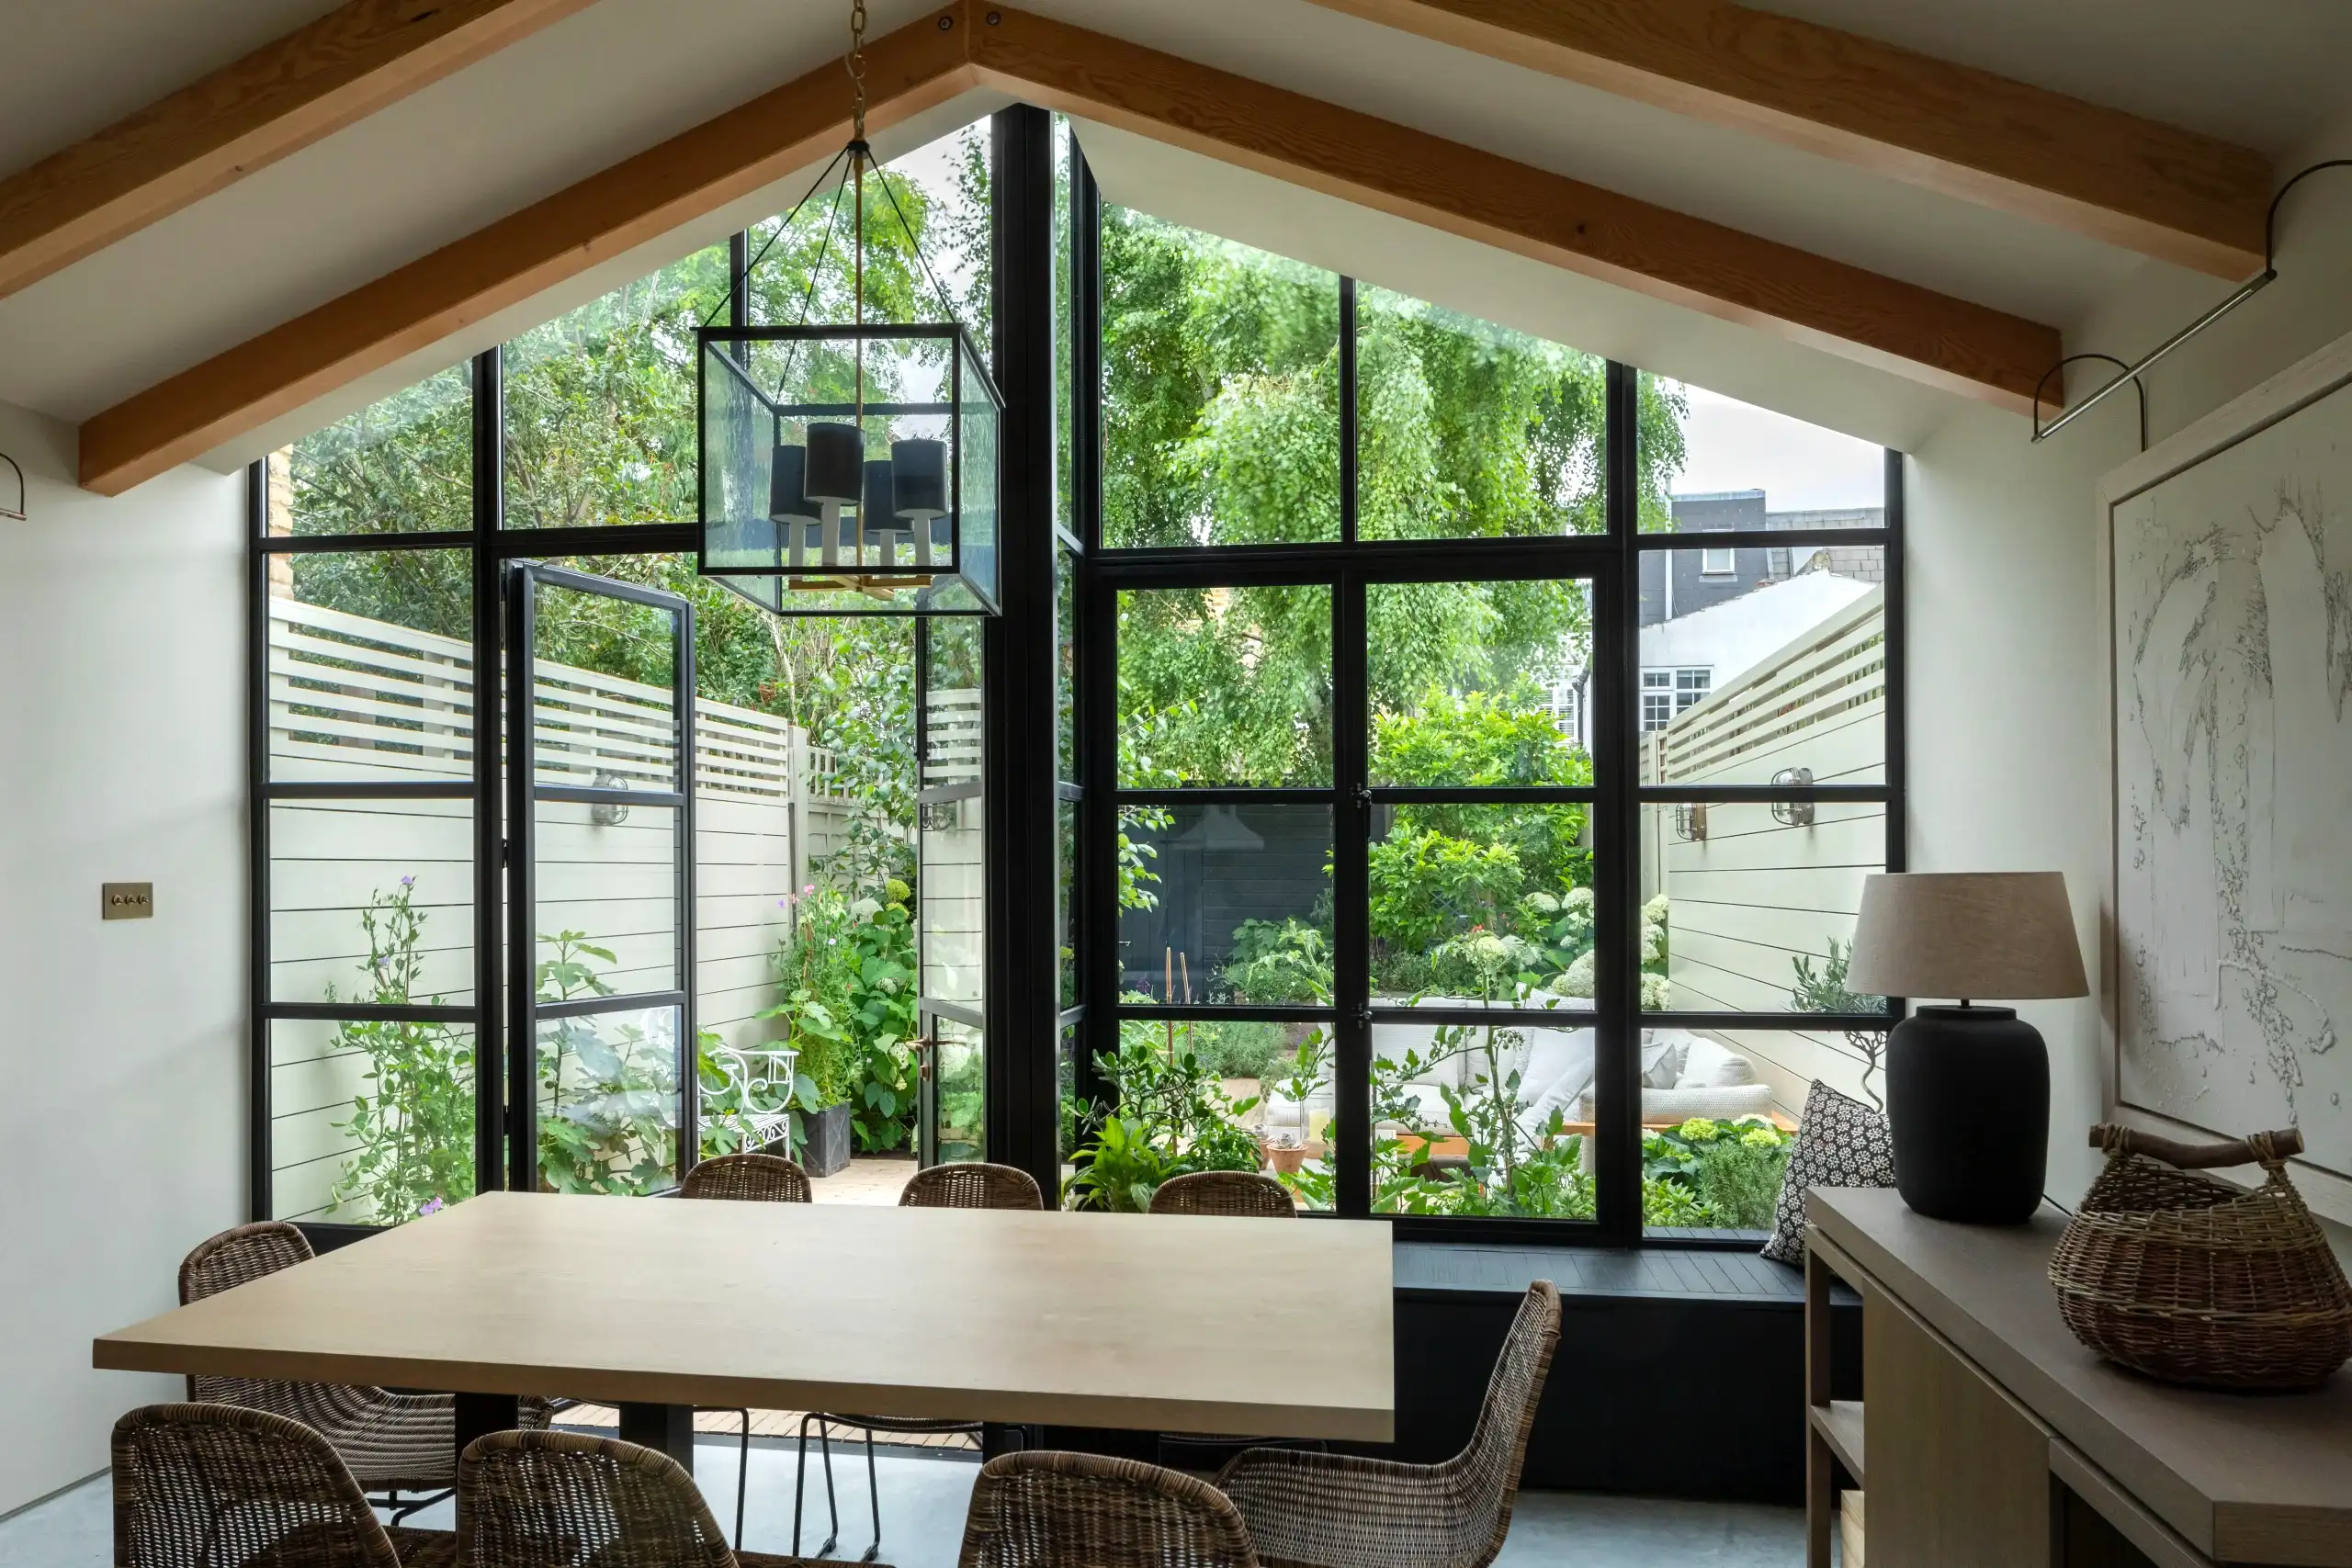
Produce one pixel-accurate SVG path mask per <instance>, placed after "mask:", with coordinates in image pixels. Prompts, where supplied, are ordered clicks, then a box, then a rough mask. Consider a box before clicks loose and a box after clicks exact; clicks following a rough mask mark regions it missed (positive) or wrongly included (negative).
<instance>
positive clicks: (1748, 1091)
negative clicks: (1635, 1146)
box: [1573, 1083, 1772, 1122]
mask: <svg viewBox="0 0 2352 1568" xmlns="http://www.w3.org/2000/svg"><path fill="white" fill-rule="evenodd" d="M1771 1109H1772V1086H1771V1085H1770V1084H1761V1083H1748V1084H1736V1085H1734V1086H1733V1087H1731V1088H1729V1089H1644V1090H1642V1120H1643V1121H1645V1122H1655V1121H1659V1120H1662V1119H1664V1118H1668V1117H1671V1118H1672V1119H1673V1120H1674V1121H1676V1122H1688V1121H1690V1120H1691V1118H1692V1117H1693V1116H1704V1117H1706V1118H1708V1119H1709V1120H1711V1121H1715V1122H1736V1121H1737V1120H1738V1119H1739V1118H1741V1117H1742V1116H1762V1115H1765V1114H1767V1113H1769V1112H1770V1111H1771ZM1592 1119H1593V1117H1592V1095H1591V1093H1590V1092H1589V1091H1587V1092H1586V1093H1585V1094H1583V1095H1581V1096H1579V1097H1578V1098H1577V1113H1576V1116H1575V1117H1574V1118H1573V1120H1575V1121H1578V1122H1589V1121H1591V1120H1592Z"/></svg>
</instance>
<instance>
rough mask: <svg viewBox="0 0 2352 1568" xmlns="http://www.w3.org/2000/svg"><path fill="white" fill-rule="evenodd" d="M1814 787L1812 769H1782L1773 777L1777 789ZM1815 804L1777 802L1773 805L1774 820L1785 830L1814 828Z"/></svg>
mask: <svg viewBox="0 0 2352 1568" xmlns="http://www.w3.org/2000/svg"><path fill="white" fill-rule="evenodd" d="M1812 786H1813V770H1812V769H1811V768H1782V769H1781V771H1780V772H1779V773H1774V774H1773V775H1772V787H1773V788H1775V789H1810V788H1811V787H1812ZM1813 815H1814V814H1813V802H1811V801H1810V800H1776V801H1774V802H1773V803H1772V820H1773V821H1775V822H1778V823H1779V824H1780V825H1781V827H1783V828H1810V827H1812V826H1813Z"/></svg>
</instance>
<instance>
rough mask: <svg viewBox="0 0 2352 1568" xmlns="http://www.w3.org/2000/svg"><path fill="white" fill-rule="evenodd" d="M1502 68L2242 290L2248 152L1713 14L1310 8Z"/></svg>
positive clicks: (1508, 7)
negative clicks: (1726, 130)
mask: <svg viewBox="0 0 2352 1568" xmlns="http://www.w3.org/2000/svg"><path fill="white" fill-rule="evenodd" d="M1315 3H1316V4H1317V5H1320V6H1328V7H1329V8H1330V9H1332V10H1335V11H1340V12H1344V13H1346V14H1347V15H1349V16H1353V17H1363V18H1365V19H1367V20H1369V21H1374V22H1378V23H1380V24H1381V25H1383V26H1385V27H1390V28H1399V29H1402V30H1404V31H1407V32H1411V33H1416V34H1419V36H1421V37H1423V38H1427V39H1435V40H1437V41H1439V42H1441V43H1447V44H1452V45H1454V46H1455V47H1457V48H1461V49H1464V50H1468V51H1472V52H1474V53H1477V54H1483V55H1487V56H1488V57H1490V58H1492V59H1495V60H1500V61H1505V62H1509V63H1510V64H1514V65H1521V66H1525V67H1527V68H1529V69H1531V70H1534V71H1541V72H1544V73H1547V74H1550V75H1554V76H1559V77H1562V78H1565V79H1566V80H1568V81H1571V82H1580V83H1582V84H1584V85H1587V86H1591V87H1598V88H1600V89H1601V90H1602V91H1604V92H1608V93H1613V94H1616V95H1618V96H1622V97H1629V98H1635V99H1639V100H1640V101H1642V102H1644V103H1648V104H1655V105H1657V107H1660V108H1666V109H1671V110H1674V111H1675V112H1676V113H1679V114H1686V115H1691V116H1693V117H1696V118H1705V119H1712V120H1714V121H1717V122H1718V123H1721V124H1724V125H1728V126H1732V127H1735V128H1736V129H1739V130H1748V131H1754V132H1758V133H1760V134H1762V135H1765V136H1769V137H1771V138H1773V139H1775V140H1777V141H1784V142H1787V143H1788V144H1790V145H1792V146H1795V147H1802V148H1804V149H1805V150H1806V151H1808V152H1817V153H1820V154H1822V155H1823V156H1825V157H1830V158H1835V159H1838V160H1839V161H1841V162H1844V163H1848V164H1854V165H1855V166H1857V167H1859V168H1864V169H1868V170H1871V171H1872V172H1873V173H1876V174H1880V175H1887V176H1889V177H1892V178H1894V179H1899V180H1903V181H1905V182H1906V183H1909V184H1912V185H1917V186H1925V187H1926V188H1928V189H1929V190H1936V191H1940V192H1942V193H1944V194H1945V195H1947V196H1953V197H1960V198H1961V199H1962V200H1965V201H1970V202H1973V203H1976V204H1978V205H1981V206H1985V207H1990V208H1995V209H2000V210H2003V211H2007V212H2014V213H2018V214H2020V215H2022V216H2024V217H2028V218H2031V219H2034V220H2038V221H2041V222H2044V223H2048V224H2052V225H2054V226H2056V227H2058V228H2062V229H2066V230H2070V231H2074V232H2075V233H2079V234H2085V235H2087V236H2089V237H2090V238H2092V239H2096V240H2102V241H2105V242H2107V243H2109V244H2113V245H2119V246H2121V247H2123V248H2124V249H2127V250H2131V251H2135V252H2138V253H2140V254H2144V255H2150V256H2154V257H2156V258H2158V259H2160V260H2163V261H2167V262H2172V263H2175V264H2177V265H2181V266H2186V267H2192V268H2194V269H2196V270H2197V271H2199V272H2205V273H2211V274H2212V275H2213V276H2217V277H2226V278H2231V279H2236V278H2242V277H2245V276H2247V275H2249V274H2251V273H2253V272H2255V271H2256V270H2257V269H2259V268H2260V267H2261V265H2263V254H2262V233H2263V217H2264V212H2265V209H2266V208H2267V204H2268V202H2269V199H2270V183H2271V182H2270V166H2269V164H2268V162H2267V160H2266V159H2265V158H2264V157H2263V156H2262V155H2261V154H2260V153H2258V152H2253V151H2251V150H2249V149H2247V148H2244V147H2238V146H2233V145H2232V144H2231V143H2229V142H2226V141H2220V140H2217V139H2215V138H2212V137H2208V136H2201V135H2199V134H2197V133H2196V132H2194V131H2189V130H2181V129H2179V128H2178V127H2176V126H2170V125H2165V124H2162V123H2160V122H2158V121H2155V120H2151V119H2143V118H2140V117H2139V116H2137V115H2131V114H2126V113H2124V112H2122V111H2121V110H2120V109H2111V108H2107V107H2102V106H2100V105H2098V104H2091V103H2086V102H2084V101H2083V100H2081V99H2079V98H2071V97H2068V96H2065V95H2064V94H2063V93H2053V92H2051V91H2050V90H2048V89H2047V88H2042V87H2036V86H2032V85H2028V84H2026V83H2023V82H2018V81H2013V80H2011V79H2010V78H2008V77H2006V76H1997V75H1995V74H1994V73H1991V72H1989V71H1979V70H1976V69H1974V68H1973V67H1971V66H1966V65H1956V64H1953V63H1952V62H1949V61H1943V60H1938V59H1935V58H1933V57H1932V56H1929V55H1925V54H1918V53H1915V52H1913V51H1910V50H1906V49H1899V48H1896V47H1895V46H1894V45H1893V44H1886V43H1881V42H1878V41H1877V40H1876V39H1866V38H1861V37H1859V36H1857V35H1856V34H1853V33H1848V32H1840V31H1838V29H1836V28H1826V27H1822V26H1820V25H1819V24H1817V23H1814V22H1808V21H1804V20H1801V19H1799V18H1798V17H1784V16H1780V15H1776V14H1775V13H1772V12H1770V11H1758V10H1752V9H1750V8H1749V7H1747V6H1739V5H1733V4H1729V3H1727V0H1315Z"/></svg>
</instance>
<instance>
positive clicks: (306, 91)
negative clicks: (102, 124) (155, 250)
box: [0, 0, 590, 299]
mask: <svg viewBox="0 0 2352 1568" xmlns="http://www.w3.org/2000/svg"><path fill="white" fill-rule="evenodd" d="M589 3H590V0H350V3H349V4H347V5H344V6H336V7H335V8H334V10H332V11H330V12H328V13H327V14H326V15H325V16H323V17H319V18H318V19H317V20H316V21H313V22H311V23H310V24H309V25H307V26H305V27H301V28H296V29H295V30H294V31H292V32H290V33H288V34H287V35H286V36H285V37H283V38H281V39H275V40H274V41H272V42H270V43H266V44H264V45H263V46H262V47H261V48H259V49H257V50H255V51H253V52H252V53H251V54H248V55H246V56H245V57H244V58H243V59H242V60H238V61H235V62H232V63H231V64H228V65H224V66H222V67H221V68H220V70H218V71H215V72H214V73H212V74H210V75H209V76H207V77H205V78H204V79H203V80H201V81H199V82H197V83H195V84H193V85H189V86H187V87H183V88H181V89H180V90H179V91H178V92H175V93H173V94H172V95H170V96H168V97H164V98H163V99H160V100H158V101H157V102H155V103H153V104H150V105H149V106H148V107H145V108H143V109H141V110H140V111H139V112H138V113H136V114H134V115H131V116H130V118H127V119H120V120H117V121H116V122H115V123H114V124H112V125H110V126H108V127H107V128H106V129H105V130H101V131H99V132H98V133H97V134H96V135H95V136H93V137H91V138H89V139H88V140H87V141H78V142H76V143H74V145H73V146H71V147H68V148H65V149H64V150H62V152H55V153H52V154H51V155H50V156H49V157H47V158H44V159H42V160H41V161H40V163H38V164H33V165H32V166H31V167H30V168H28V169H24V170H21V171H19V172H18V173H17V174H14V175H9V176H8V177H7V178H6V179H5V180H0V299H5V298H6V297H7V296H8V295H10V294H13V293H15V292H16V291H17V290H18V289H20V288H25V287H27V286H28V285H29V284H32V283H36V282H38V281H40V279H41V278H43V277H46V276H49V275H50V274H51V273H52V272H55V271H57V270H58V269H59V268H60V267H63V266H69V265H72V264H74V262H76V261H79V260H80V259H81V258H82V257H84V256H86V255H88V254H91V253H92V252H94V251H96V250H100V249H102V248H104V247H105V246H107V245H110V244H113V243H115V242H116V241H118V240H120V239H122V238H124V237H125V236H127V235H130V234H133V233H136V232H137V231H140V230H141V229H144V228H146V227H147V226H148V225H149V224H151V223H154V222H157V221H159V220H163V219H164V218H168V217H170V216H171V215H172V214H173V213H175V212H177V211H178V210H180V209H182V208H184V207H187V205H188V204H189V203H191V202H194V201H197V200H199V199H201V198H202V197H207V196H209V195H211V194H212V193H213V192H214V191H217V190H220V189H221V188H222V187H224V186H230V185H233V184H235V183H236V182H237V181H238V180H241V179H243V178H244V177H245V176H246V175H250V174H252V173H254V171H255V170H257V169H261V168H265V167H266V166H267V165H269V164H274V163H276V162H277V160H279V159H280V158H283V157H286V156H287V155H288V154H289V153H292V152H300V150H301V149H303V148H305V147H307V146H309V145H310V144H311V143H312V142H314V141H318V140H319V139H320V138H322V137H323V136H326V135H329V134H330V133H332V132H334V131H335V130H341V129H342V128H343V127H345V126H346V125H350V124H351V123H353V122H354V121H356V120H359V119H362V118H366V117H367V116H368V115H371V114H374V113H375V112H376V111H377V110H379V109H381V108H384V107H388V106H389V105H391V104H394V103H397V102H399V101H400V100H401V99H402V98H405V97H407V96H409V95H410V94H412V93H413V92H416V91H417V90H418V89H420V88H422V87H424V86H427V85H430V84H432V83H434V82H437V81H439V80H440V79H441V78H442V77H444V76H447V75H448V74H450V73H453V72H456V71H459V70H462V69H463V68H465V67H466V66H468V65H470V64H472V63H473V62H475V61H478V60H481V59H482V58H484V57H485V56H488V55H491V54H494V53H496V52H497V51H500V50H502V49H504V48H505V47H506V46H507V45H508V44H511V43H514V42H515V41H517V40H518V39H525V38H528V37H529V36H530V35H532V34H533V33H536V32H537V31H539V30H540V29H541V28H546V27H548V26H550V25H552V24H553V23H555V22H559V21H560V20H562V19H563V18H564V17H568V16H571V14H572V13H573V12H575V11H578V10H580V9H582V7H584V6H587V5H588V4H589Z"/></svg>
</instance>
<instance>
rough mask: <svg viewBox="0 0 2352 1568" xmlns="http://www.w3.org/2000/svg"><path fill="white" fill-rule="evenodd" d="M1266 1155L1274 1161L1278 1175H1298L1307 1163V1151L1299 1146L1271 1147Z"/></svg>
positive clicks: (1275, 1172)
mask: <svg viewBox="0 0 2352 1568" xmlns="http://www.w3.org/2000/svg"><path fill="white" fill-rule="evenodd" d="M1266 1157H1267V1158H1268V1159H1269V1160H1271V1161H1272V1164H1273V1168H1274V1174H1275V1175H1277V1176H1296V1175H1297V1174H1298V1172H1299V1169H1300V1168H1301V1167H1303V1166H1305V1165H1306V1150H1305V1149H1303V1148H1298V1147H1292V1148H1286V1149H1270V1150H1268V1151H1267V1155H1266Z"/></svg>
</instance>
